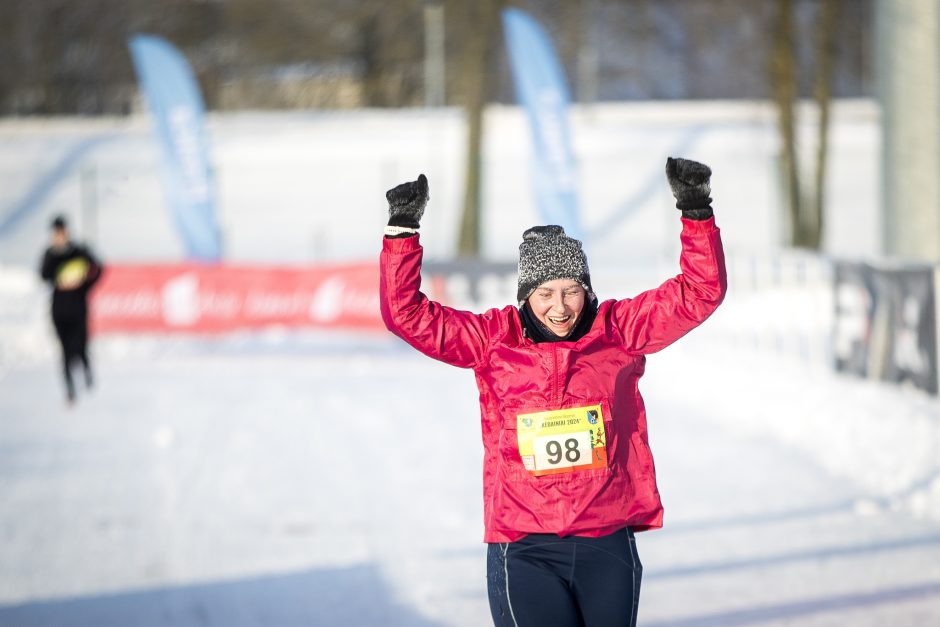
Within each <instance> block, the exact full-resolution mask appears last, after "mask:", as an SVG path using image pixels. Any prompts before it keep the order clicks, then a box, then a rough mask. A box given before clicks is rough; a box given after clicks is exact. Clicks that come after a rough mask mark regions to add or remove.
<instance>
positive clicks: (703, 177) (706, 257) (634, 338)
mask: <svg viewBox="0 0 940 627" xmlns="http://www.w3.org/2000/svg"><path fill="white" fill-rule="evenodd" d="M666 178H667V180H668V181H669V185H670V187H671V189H672V192H673V195H674V196H675V198H676V207H677V208H678V209H680V210H681V211H682V234H681V236H680V238H681V241H682V253H681V255H680V257H679V269H680V270H681V273H680V274H679V275H678V276H676V277H674V278H672V279H669V280H668V281H666V282H665V283H663V284H662V285H660V286H659V287H658V288H656V289H653V290H649V291H647V292H643V293H642V294H640V295H638V296H637V297H636V298H633V299H626V300H621V301H618V302H617V303H615V304H614V306H613V308H612V318H613V322H614V324H615V325H616V326H617V328H618V329H620V331H621V333H622V335H623V340H624V345H625V346H626V348H627V349H628V350H630V351H633V352H637V353H642V354H646V353H654V352H656V351H658V350H661V349H663V348H665V347H666V346H668V345H669V344H672V343H673V342H675V341H676V340H678V339H679V338H680V337H682V336H683V335H685V334H686V333H688V332H689V331H691V330H692V329H694V328H695V327H697V326H698V325H700V324H701V323H702V322H704V321H705V319H707V318H708V317H709V316H710V315H711V314H712V313H713V312H714V311H715V309H717V308H718V305H720V304H721V301H722V300H723V299H724V297H725V292H726V291H727V289H728V279H727V274H726V271H725V257H724V250H723V248H722V245H721V234H720V232H719V230H718V228H717V227H716V226H715V218H714V216H713V214H712V209H711V198H709V193H710V192H711V184H710V179H711V170H710V169H709V168H708V166H706V165H704V164H701V163H697V162H695V161H688V160H685V159H672V158H669V159H668V160H667V162H666Z"/></svg>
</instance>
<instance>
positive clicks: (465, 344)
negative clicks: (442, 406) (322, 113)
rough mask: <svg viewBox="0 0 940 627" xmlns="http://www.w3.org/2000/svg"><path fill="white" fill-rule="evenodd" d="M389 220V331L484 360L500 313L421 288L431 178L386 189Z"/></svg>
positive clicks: (459, 359) (452, 354) (458, 361)
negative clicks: (459, 304) (457, 304)
mask: <svg viewBox="0 0 940 627" xmlns="http://www.w3.org/2000/svg"><path fill="white" fill-rule="evenodd" d="M385 196H386V199H387V200H388V204H389V221H388V226H387V227H386V228H385V240H384V241H383V244H382V255H381V258H380V274H381V284H380V288H379V291H380V300H381V307H382V320H383V321H384V322H385V326H386V327H388V330H389V331H391V332H392V333H394V334H395V335H397V336H398V337H400V338H402V339H403V340H405V341H406V342H408V343H409V344H410V345H412V346H413V347H415V348H416V349H418V350H419V351H421V352H422V353H424V354H425V355H428V356H429V357H433V358H434V359H439V360H441V361H443V362H446V363H449V364H451V365H454V366H460V367H462V368H472V367H474V366H476V365H477V364H479V363H480V361H481V360H482V359H483V356H484V353H485V350H486V347H487V345H488V343H489V338H490V337H492V336H493V335H494V334H495V333H496V332H497V331H498V328H499V325H500V322H499V317H498V316H496V315H493V314H492V313H491V314H484V315H478V314H473V313H470V312H467V311H457V310H455V309H451V308H449V307H445V306H443V305H441V304H440V303H436V302H434V301H432V300H430V299H428V297H427V296H426V295H425V294H424V293H423V292H422V291H421V263H422V259H423V254H424V251H423V249H422V247H421V243H420V242H419V240H418V228H419V226H420V221H421V218H422V216H423V215H424V209H425V206H426V205H427V202H428V199H429V198H430V194H429V192H428V181H427V178H426V177H425V176H424V175H423V174H422V175H421V176H419V177H418V179H417V180H416V181H413V182H409V183H403V184H401V185H399V186H397V187H395V188H394V189H391V190H389V191H388V193H386V195H385Z"/></svg>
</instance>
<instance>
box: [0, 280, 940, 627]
mask: <svg viewBox="0 0 940 627" xmlns="http://www.w3.org/2000/svg"><path fill="white" fill-rule="evenodd" d="M3 274H5V275H7V277H8V278H7V281H6V284H7V285H8V286H12V287H10V288H9V289H13V288H14V287H16V286H17V285H19V286H20V287H21V288H23V289H22V291H21V292H19V297H18V299H16V300H17V302H19V303H21V305H20V307H19V309H16V310H15V311H14V310H13V309H11V307H10V305H9V303H11V302H12V301H11V300H10V299H7V300H6V301H5V302H6V303H7V306H5V307H3V308H2V309H4V310H6V311H7V318H6V319H5V321H4V326H3V329H5V330H7V331H10V330H11V329H14V326H13V325H12V322H11V321H12V320H14V319H16V320H19V322H18V323H17V324H19V326H18V327H16V332H15V335H16V339H17V341H18V342H19V344H16V343H15V342H13V341H12V340H11V338H10V337H9V335H10V334H9V333H7V334H5V337H6V340H7V341H6V344H7V345H15V346H18V348H17V349H16V350H17V351H19V352H18V353H17V352H15V351H13V350H11V351H10V352H9V353H8V354H9V355H10V359H9V361H8V363H7V365H6V367H5V369H4V370H3V372H2V374H0V494H2V495H3V500H2V505H0V537H2V538H3V542H0V624H2V625H16V626H27V627H33V626H40V625H42V626H45V625H49V626H53V625H55V626H61V625H67V626H68V625H83V626H84V625H89V626H90V625H128V624H135V625H175V626H176V625H178V626H188V625H193V626H195V625H219V626H226V627H232V626H234V627H242V626H249V625H251V626H255V625H257V626H262V625H265V626H267V625H329V626H332V625H400V626H411V625H429V626H430V625H434V626H467V627H471V626H478V625H485V624H487V621H488V610H487V601H486V596H485V586H484V548H483V545H482V543H481V537H482V522H481V519H482V511H481V510H482V508H481V478H480V475H481V459H482V446H481V443H480V435H479V423H478V421H479V417H478V408H477V406H476V390H475V386H474V382H473V377H472V375H471V373H469V372H467V371H462V370H459V369H455V368H451V367H448V366H446V365H443V364H440V363H437V362H434V361H432V360H429V359H427V358H425V357H423V356H421V355H419V354H417V353H415V352H414V351H412V350H411V349H410V348H408V347H407V346H405V345H403V344H402V343H401V342H399V341H398V340H397V339H394V338H391V337H388V336H385V335H377V336H353V335H344V334H336V333H330V334H328V335H327V334H317V333H312V332H309V333H296V332H294V333H287V332H284V331H279V330H270V331H266V332H262V333H257V334H232V335H227V336H221V337H214V338H213V337H201V338H200V337H192V336H174V337H156V336H137V337H131V336H126V337H125V336H111V337H103V338H99V339H98V340H97V341H96V342H95V344H94V357H95V362H96V366H97V370H98V383H97V385H96V387H95V388H94V389H93V390H91V391H90V393H88V394H82V395H81V397H80V399H79V402H78V404H77V406H75V407H74V408H72V409H66V407H65V406H64V405H63V403H62V388H61V383H60V380H59V376H58V366H57V363H56V360H55V354H54V351H53V350H52V349H51V348H50V347H51V346H52V336H51V331H50V330H49V328H48V323H47V322H46V321H45V318H44V317H43V312H44V300H43V298H42V292H41V290H38V291H37V290H36V289H35V285H34V286H33V289H27V287H26V286H28V285H29V283H30V280H29V279H28V278H26V276H22V275H21V276H19V279H16V278H15V277H16V275H17V273H15V272H12V273H11V272H6V273H3ZM597 274H598V281H600V282H601V284H605V283H606V281H607V279H605V278H604V276H605V273H604V272H603V271H600V270H598V271H597ZM804 274H806V273H804ZM810 274H811V273H810ZM732 276H733V277H734V276H735V275H734V274H733V275H732ZM738 276H740V273H739V274H738ZM11 277H12V278H11ZM738 283H739V286H738V289H736V290H734V291H732V293H731V294H730V295H729V300H728V301H727V302H726V304H725V305H723V306H722V308H721V309H719V311H718V313H716V315H715V316H714V317H713V318H712V319H711V320H709V321H708V322H707V323H706V325H705V326H703V327H702V328H701V329H698V330H696V331H695V332H693V333H692V334H691V335H690V336H688V337H687V338H684V339H683V340H682V341H681V342H679V343H677V344H676V345H674V346H672V347H670V348H668V349H666V350H665V351H663V352H662V353H660V354H658V355H654V356H652V357H651V358H650V360H649V365H648V372H647V375H646V377H645V379H644V382H643V384H642V390H643V391H644V394H645V396H646V399H647V406H648V411H649V416H650V432H651V440H652V446H653V450H654V454H655V455H656V460H657V469H658V473H659V479H660V488H661V492H662V495H663V499H664V503H665V506H666V512H667V513H666V526H665V528H664V529H662V530H658V531H654V532H650V533H645V534H642V535H641V536H640V539H639V548H640V555H641V558H642V560H643V562H644V566H645V573H644V584H643V594H642V601H641V610H640V624H641V625H657V626H661V625H687V626H692V625H696V626H697V625H745V624H770V625H847V624H851V625H863V626H865V625H872V626H873V625H935V624H937V623H938V622H940V405H938V402H937V400H936V399H935V398H932V397H929V396H926V395H924V394H922V393H920V392H917V391H914V390H906V389H899V388H896V387H893V386H887V385H881V384H876V383H871V382H866V381H861V380H858V379H854V378H845V377H841V376H837V375H834V374H832V373H831V372H830V370H829V368H828V367H827V365H826V363H825V359H824V357H819V356H814V353H813V352H812V351H806V350H804V348H805V344H806V342H803V341H799V340H794V342H793V344H792V345H787V344H786V342H785V341H784V339H785V338H786V337H788V335H789V334H787V333H780V334H778V335H776V336H775V335H774V334H773V333H772V331H773V328H772V326H771V329H770V332H768V331H767V329H766V328H764V329H763V331H764V332H765V333H770V335H766V336H760V335H758V334H757V333H756V332H757V330H758V329H759V328H761V325H759V324H756V323H753V321H752V322H751V324H750V326H749V325H748V322H747V321H748V320H749V319H751V318H753V317H754V316H755V315H760V314H761V313H763V314H766V313H767V312H768V311H772V310H773V309H774V308H775V307H776V308H779V307H780V306H781V303H789V304H790V307H791V308H790V309H788V310H786V311H787V312H788V315H787V316H785V317H787V318H789V319H790V320H791V322H790V323H793V322H792V319H794V318H795V319H796V320H797V321H798V320H799V316H798V315H797V313H798V312H799V311H800V310H802V309H804V308H806V307H813V309H812V310H813V311H819V308H818V306H819V302H814V299H816V300H818V299H824V298H825V295H824V293H821V292H819V291H818V290H816V291H814V290H813V289H810V288H807V287H806V286H805V285H804V287H803V288H801V289H795V288H793V287H790V288H788V287H786V284H785V283H782V284H781V285H779V286H777V288H775V289H772V290H750V291H749V290H748V289H747V288H746V286H745V285H744V283H743V282H742V281H740V280H739V281H738ZM807 320H809V317H807ZM821 324H822V325H823V326H824V325H825V324H826V319H825V316H823V320H822V321H821ZM802 328H803V330H804V331H805V332H807V333H808V335H805V337H807V338H808V337H811V336H812V332H813V327H812V326H811V325H810V326H806V325H805V324H804V325H803V327H802ZM749 329H751V330H750V331H749ZM735 333H736V335H735ZM806 341H807V342H808V340H806Z"/></svg>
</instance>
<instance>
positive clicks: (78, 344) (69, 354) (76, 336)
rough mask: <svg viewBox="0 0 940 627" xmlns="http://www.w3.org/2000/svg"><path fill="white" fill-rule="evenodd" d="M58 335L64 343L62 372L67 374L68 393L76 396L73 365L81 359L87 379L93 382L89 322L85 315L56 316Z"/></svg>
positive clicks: (55, 322)
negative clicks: (89, 348) (90, 361)
mask: <svg viewBox="0 0 940 627" xmlns="http://www.w3.org/2000/svg"><path fill="white" fill-rule="evenodd" d="M52 322H53V324H55V332H56V335H58V336H59V343H60V344H61V345H62V372H63V374H64V375H65V388H66V393H67V394H68V397H69V398H70V399H73V398H75V382H74V381H73V380H72V369H71V366H72V364H73V363H74V362H76V361H80V362H81V364H82V367H83V368H84V369H85V381H86V383H88V384H89V385H90V384H91V366H90V365H89V363H88V322H87V319H86V317H85V316H69V317H54V318H53V319H52Z"/></svg>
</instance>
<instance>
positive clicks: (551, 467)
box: [516, 405, 607, 477]
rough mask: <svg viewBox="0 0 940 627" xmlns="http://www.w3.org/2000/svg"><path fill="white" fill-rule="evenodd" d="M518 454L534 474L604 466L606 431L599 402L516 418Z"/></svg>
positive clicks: (521, 415)
mask: <svg viewBox="0 0 940 627" xmlns="http://www.w3.org/2000/svg"><path fill="white" fill-rule="evenodd" d="M516 430H517V431H516V433H517V435H516V437H517V438H518V443H519V455H520V456H521V457H522V463H523V465H524V466H525V469H526V470H528V471H529V474H531V475H532V476H534V477H539V476H541V475H553V474H558V473H565V472H575V471H578V470H587V469H589V468H606V467H607V434H606V433H605V432H604V415H603V414H602V413H601V406H600V405H588V406H586V407H569V408H566V409H555V410H552V411H540V412H536V413H533V414H519V415H518V416H517V417H516Z"/></svg>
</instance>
